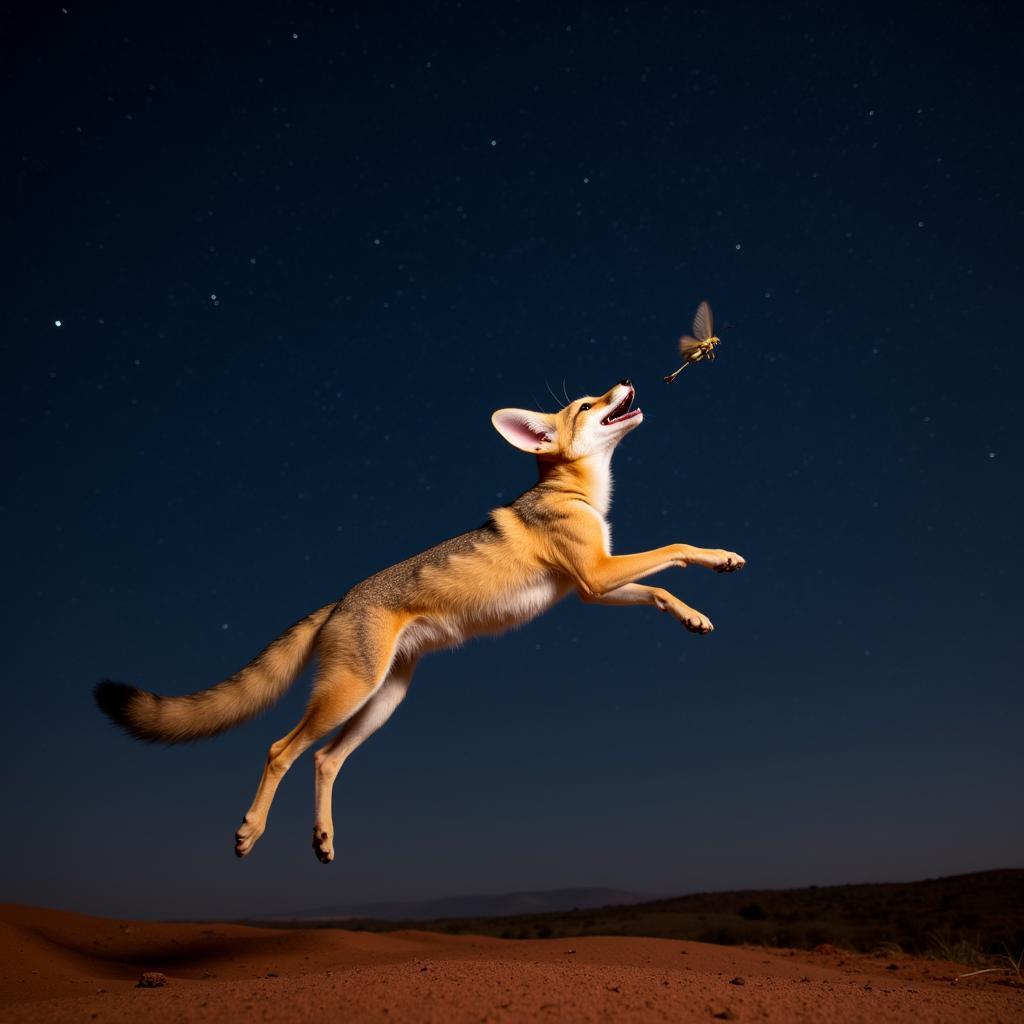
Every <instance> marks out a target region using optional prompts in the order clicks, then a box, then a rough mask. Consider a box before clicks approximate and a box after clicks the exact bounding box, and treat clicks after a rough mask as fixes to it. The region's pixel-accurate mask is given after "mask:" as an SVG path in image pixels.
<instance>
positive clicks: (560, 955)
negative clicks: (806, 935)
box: [0, 905, 1024, 1024]
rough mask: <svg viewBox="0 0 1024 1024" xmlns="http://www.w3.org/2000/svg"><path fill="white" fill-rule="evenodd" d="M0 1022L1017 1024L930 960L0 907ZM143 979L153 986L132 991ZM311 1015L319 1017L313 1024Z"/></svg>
mask: <svg viewBox="0 0 1024 1024" xmlns="http://www.w3.org/2000/svg"><path fill="white" fill-rule="evenodd" d="M0 939H2V942H3V953H4V955H3V956H2V957H0V1016H2V1017H3V1019H4V1020H5V1021H11V1022H21V1021H83V1020H93V1019H94V1020H97V1021H101V1022H107V1021H111V1022H117V1021H125V1022H127V1021H135V1020H137V1019H139V1018H140V1016H143V1015H144V1016H145V1019H146V1021H147V1024H162V1022H164V1021H168V1022H169V1021H182V1020H197V1021H198V1020H211V1021H213V1020H217V1021H235V1020H238V1021H241V1020H253V1019H256V1020H265V1021H274V1022H282V1024H284V1022H293V1021H300V1020H307V1019H310V1018H312V1017H314V1016H316V1015H321V1014H322V1015H324V1017H323V1019H333V1020H339V1019H340V1020H344V1021H404V1022H438V1024H441V1022H445V1024H448V1022H463V1021H465V1022H470V1021H473V1022H476V1021H485V1020H486V1021H494V1022H514V1021H528V1020H544V1019H547V1018H551V1019H555V1018H557V1019H559V1020H568V1021H612V1020H614V1021H662V1020H664V1021H682V1022H688V1021H711V1022H713V1021H715V1020H739V1021H747V1020H749V1021H766V1022H774V1021H778V1022H783V1021H785V1022H790V1021H812V1020H813V1021H817V1022H845V1021H870V1020H885V1021H894V1022H902V1021H906V1022H907V1024H910V1022H915V1024H917V1022H928V1021H935V1022H940V1021H942V1022H945V1021H949V1022H953V1021H956V1022H972V1021H979V1022H980V1021H985V1022H988V1024H992V1022H1005V1024H1011V1022H1018V1021H1024V986H1022V985H1020V984H1019V983H1017V982H1016V981H1012V980H1011V979H1009V978H1006V977H1004V976H1000V975H994V974H989V975H981V976H979V977H977V978H972V979H964V980H961V981H959V982H954V981H953V979H954V978H955V977H956V975H957V974H960V973H963V971H964V970H965V968H962V967H960V966H957V965H953V964H947V963H942V962H938V961H921V960H913V959H910V958H902V957H901V958H898V959H893V958H891V957H888V956H884V957H879V956H861V955H855V954H849V953H844V952H842V951H838V950H832V949H827V950H823V951H821V952H813V953H812V952H805V951H795V950H766V949H760V948H752V947H732V946H713V945H708V944H705V943H699V942H682V941H675V940H671V939H644V938H634V937H628V938H623V937H617V936H588V937H581V938H574V939H531V940H507V939H497V938H490V937H483V936H472V935H443V934H438V933H433V932H419V931H403V932H388V933H370V932H349V931H342V930H337V929H308V930H282V929H264V928H250V927H247V926H244V925H235V924H224V923H216V922H214V923H208V924H201V923H200V924H192V923H188V924H181V923H160V922H139V921H126V920H112V919H106V918H97V917H88V916H85V915H80V914H72V913H67V912H64V911H58V910H45V909H40V908H33V907H22V906H17V905H4V906H0ZM144 971H159V972H162V973H163V974H164V975H166V977H167V979H168V981H167V984H166V986H164V987H160V988H152V989H144V988H136V987H135V985H136V982H137V981H138V979H139V978H140V976H141V974H142V973H143V972H144ZM327 1015H329V1018H328V1016H327Z"/></svg>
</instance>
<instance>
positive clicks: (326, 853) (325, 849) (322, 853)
mask: <svg viewBox="0 0 1024 1024" xmlns="http://www.w3.org/2000/svg"><path fill="white" fill-rule="evenodd" d="M313 852H314V853H315V854H316V859H317V860H318V861H320V863H321V864H330V863H331V861H332V860H334V836H333V835H332V834H331V833H330V832H329V831H327V829H324V828H321V827H320V826H319V825H314V826H313Z"/></svg>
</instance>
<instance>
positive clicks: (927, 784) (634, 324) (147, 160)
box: [0, 2, 1024, 916]
mask: <svg viewBox="0 0 1024 1024" xmlns="http://www.w3.org/2000/svg"><path fill="white" fill-rule="evenodd" d="M818 7H819V5H813V4H798V3H791V4H773V5H761V4H737V3H729V2H726V3H722V4H716V5H712V6H710V7H703V6H701V7H690V6H687V5H683V4H671V5H648V4H635V5H634V4H630V5H628V6H624V5H621V4H620V5H614V4H601V5H594V4H587V5H562V4H548V5H540V4H529V3H522V4H507V5H501V6H500V8H495V7H493V6H489V5H468V4H448V3H441V4H438V3H426V4H419V5H415V6H413V5H410V6H409V7H397V6H393V7H389V8H385V7H384V5H359V6H358V7H353V6H349V5H341V4H339V5H337V6H336V7H330V6H327V5H324V4H320V3H297V4H291V5H284V4H279V5H267V4H258V3H257V4H246V5H244V6H238V7H233V6H232V5H230V4H224V5H220V4H207V5H203V6H202V8H200V7H199V6H198V5H197V6H196V7H195V8H189V7H188V6H186V7H185V8H182V7H181V6H180V5H175V6H173V7H171V6H169V5H168V6H161V5H156V6H152V5H141V6H139V5H136V6H135V7H134V8H133V7H130V6H125V5H108V6H107V7H106V8H105V7H104V5H89V4H81V5H76V4H70V5H69V6H67V7H61V6H60V5H59V4H51V3H45V4H44V3H41V4H36V5H21V6H12V5H9V4H5V5H3V12H2V28H3V31H2V33H0V36H2V45H3V47H4V51H5V53H4V56H3V59H2V61H0V68H2V70H0V77H2V81H3V87H4V91H5V95H6V102H5V109H6V111H7V115H8V116H7V127H6V130H5V133H4V134H5V147H4V149H5V157H6V158H5V161H4V175H5V179H6V185H5V188H4V198H5V202H4V203H3V210H4V213H3V225H4V232H3V235H4V239H5V242H6V244H5V246H4V250H5V253H4V254H5V259H4V268H3V274H2V283H3V291H4V300H3V303H2V313H0V316H2V321H0V322H2V324H3V328H2V332H0V333H2V344H3V355H4V363H5V372H4V374H3V377H4V381H3V386H4V391H5V392H6V397H5V414H6V415H5V418H6V420H7V426H8V429H7V442H6V445H5V477H6V481H5V482H6V487H5V488H4V496H3V500H2V517H3V537H4V541H5V549H6V551H5V566H6V567H5V572H4V576H5V579H6V585H5V586H4V588H3V599H4V603H5V610H4V622H5V631H4V632H5V652H4V653H5V657H4V669H5V671H4V681H3V684H2V685H3V688H4V695H5V713H4V715H3V716H2V729H3V733H4V740H3V742H4V750H5V752H6V754H7V758H6V760H7V764H8V767H9V776H8V779H7V782H6V785H5V786H4V796H3V805H4V826H5V827H4V832H5V835H6V839H5V841H4V843H3V844H2V846H0V877H2V880H3V885H2V891H0V898H2V899H5V900H16V901H19V902H30V903H40V904H46V905H51V906H60V907H66V908H69V909H77V910H82V911H87V912H97V913H110V914H118V915H125V916H128V915H137V916H161V915H162V916H189V915H191V916H203V915H208V916H216V915H232V916H242V915H246V914H259V913H272V912H288V911H294V910H302V909H306V908H313V907H317V906H322V905H329V904H335V905H336V904H339V903H358V902H363V901H369V900H381V899H413V898H428V897H434V896H442V895H451V894H457V893H469V892H503V891H509V890H517V889H529V888H555V887H562V886H583V885H609V886H618V887H622V888H628V889H631V890H634V891H637V892H641V893H673V892H684V891H692V890H700V889H715V888H730V887H740V886H744V887H746V886H784V885H800V884H812V883H840V882H854V881H871V880H899V879H913V878H920V877H926V876H933V875H938V874H949V873H955V872H959V871H967V870H975V869H983V868H990V867H1009V866H1020V865H1021V864H1022V863H1024V820H1022V817H1021V815H1020V814H1019V793H1020V764H1021V761H1020V745H1019V743H1020V735H1021V720H1022V712H1024V698H1022V694H1021V688H1020V669H1019V664H1018V662H1019V651H1020V623H1021V618H1022V613H1024V601H1022V597H1021V587H1020V583H1019V579H1018V572H1019V566H1020V564H1021V560H1022V555H1024V552H1022V550H1021V549H1022V545H1021V539H1020V537H1021V534H1020V529H1019V514H1020V480H1021V471H1022V460H1021V437H1022V429H1021V428H1022V423H1021V408H1020V397H1019V379H1020V375H1021V371H1022V370H1024V338H1022V331H1021V315H1020V305H1019V298H1018V295H1019V290H1020V281H1021V270H1022V267H1021V262H1022V261H1021V238H1022V227H1024V224H1022V216H1021V214H1022V193H1021V185H1020V166H1021V161H1022V157H1024V154H1022V152H1021V150H1022V146H1021V135H1020V131H1019V127H1015V126H1016V125H1017V124H1018V120H1019V111H1020V107H1021V101H1022V96H1021V92H1022V86H1021V78H1020V75H1019V71H1018V70H1017V69H1016V67H1015V59H1016V54H1015V49H1014V45H1015V44H1014V42H1013V35H1014V31H1015V25H1014V19H1015V15H1014V14H1013V13H1012V12H1011V7H1010V5H1001V4H987V3H970V4H968V3H938V4H931V5H913V4H904V5H896V6H895V7H892V6H890V7H888V8H885V9H883V8H879V9H878V10H875V11H871V10H869V9H868V8H864V7H856V8H855V7H849V6H848V7H846V8H836V7H828V8H825V9H818ZM1017 27H1019V26H1017ZM702 298H708V299H710V300H711V302H712V304H713V306H714V308H715V311H716V315H717V322H718V326H719V330H718V334H719V335H720V336H721V337H722V339H723V341H722V345H721V347H720V349H719V357H718V359H717V361H716V362H715V363H714V364H713V365H701V366H697V367H694V368H692V369H690V370H688V371H687V372H686V374H685V375H684V376H683V377H682V378H680V380H679V381H677V382H676V383H675V384H674V385H672V386H671V387H667V386H666V385H664V384H663V383H662V382H661V377H662V375H663V374H665V373H668V372H669V371H671V370H672V369H674V368H675V366H676V365H677V363H676V362H675V340H676V338H677V337H678V335H679V334H680V333H681V332H682V331H683V330H684V329H686V328H687V326H688V322H689V319H690V317H691V316H692V312H693V309H694V307H695V306H696V304H697V302H698V301H699V300H700V299H702ZM624 376H629V377H631V378H632V380H633V381H634V383H635V384H636V386H637V390H638V402H639V404H640V405H641V406H642V407H643V409H644V411H645V414H646V419H645V422H644V424H643V426H642V427H641V428H640V429H639V430H637V431H635V432H634V433H633V434H631V435H630V436H629V437H628V438H627V439H626V441H625V442H624V443H623V444H622V446H621V447H620V449H619V451H618V453H617V455H616V459H615V463H614V468H615V473H616V498H615V503H614V506H613V509H612V521H613V526H614V535H615V545H616V550H618V551H622V552H625V551H635V550H642V549H646V548H651V547H656V546H659V545H661V544H665V543H669V542H673V541H684V542H688V543H693V544H697V545H701V546H710V547H719V546H721V547H726V548H730V549H733V550H736V551H739V552H741V553H742V554H743V555H744V556H745V557H746V558H747V560H748V566H747V568H746V569H745V570H744V572H743V573H740V574H738V575H734V576H716V575H713V574H710V573H702V572H701V571H700V570H697V569H691V570H688V571H687V572H685V573H682V574H680V573H675V574H674V575H671V576H669V575H666V576H665V577H662V578H658V580H657V582H658V583H660V584H663V585H665V586H668V587H670V588H671V589H672V590H673V591H674V592H676V593H677V594H678V595H679V596H680V597H682V598H683V600H685V601H686V602H688V603H689V604H692V605H694V606H695V607H697V608H699V609H701V610H702V611H704V612H706V613H707V614H708V615H709V616H710V617H711V618H712V619H713V620H714V622H715V624H716V627H717V629H716V632H715V633H714V634H713V635H711V636H708V637H700V636H692V635H690V634H688V633H686V632H685V631H683V630H682V629H680V628H679V627H678V626H677V625H676V624H675V623H674V622H672V621H671V620H669V619H668V618H667V617H665V616H660V615H658V614H656V613H655V612H653V611H652V610H648V609H616V608H592V607H587V606H584V605H583V604H582V603H580V602H578V601H576V600H575V599H570V600H568V601H567V602H565V603H564V604H562V605H559V606H558V607H556V608H555V609H553V610H552V611H551V612H549V613H548V614H547V615H546V616H545V617H543V618H542V619H540V620H537V621H536V622H534V623H532V624H531V625H529V626H527V627H526V628H524V629H522V630H519V631H517V632H515V633H512V634H508V635H506V636H504V637H501V638H497V639H485V640H478V641H475V642H473V643H472V644H470V645H469V646H467V647H466V648H464V649H463V650H460V651H458V652H453V653H443V654H436V655H432V656H430V657H428V658H426V659H425V660H424V661H423V662H422V663H421V665H420V668H419V671H418V673H417V677H416V680H415V682H414V685H413V689H412V692H411V693H410V696H409V698H408V700H407V701H406V703H405V704H404V705H403V706H402V707H401V708H400V709H399V711H398V712H397V714H396V715H395V717H394V718H393V719H392V721H391V722H390V724H389V725H388V726H387V727H386V728H385V729H384V730H383V731H382V732H380V733H378V734H377V735H376V736H375V737H373V738H372V739H371V740H370V741H369V742H368V743H367V744H366V745H365V746H364V747H363V748H361V749H360V750H359V751H358V752H357V753H356V754H355V755H354V756H353V758H352V759H351V761H350V762H349V763H348V765H347V766H346V767H345V769H344V771H343V772H342V775H341V777H340V779H339V782H338V785H337V787H336V790H335V821H336V824H337V827H338V838H337V840H336V846H337V849H338V860H337V861H336V862H335V863H334V864H333V865H331V866H329V867H324V866H322V865H320V864H319V863H317V862H316V860H315V858H314V856H313V854H312V852H311V850H310V848H309V834H310V833H309V829H310V826H311V824H312V762H311V760H310V758H309V757H308V755H307V756H306V757H305V758H303V759H302V760H301V761H299V762H298V763H297V764H296V766H295V767H294V768H293V770H292V772H291V774H290V775H289V776H288V777H287V778H286V779H285V781H284V783H283V785H282V788H281V791H280V794H279V796H278V799H277V802H276V804H275V806H274V809H273V812H272V815H271V819H270V827H269V830H268V832H267V834H266V835H265V836H264V838H263V839H262V840H261V842H260V844H259V845H258V846H257V848H256V850H255V851H254V853H253V855H252V856H251V857H250V858H248V859H247V860H246V861H243V862H238V861H236V859H235V857H234V855H233V832H234V829H235V827H236V825H237V824H238V821H239V820H240V818H241V815H242V813H243V812H244V810H245V809H246V807H247V806H248V804H249V801H250V799H251V796H252V793H253V791H254V789H255V785H256V782H257V780H258V777H259V773H260V769H261V767H262V762H263V759H264V757H265V753H266V748H267V746H268V744H269V743H270V742H271V741H272V740H274V739H276V738H278V737H279V736H281V735H283V734H284V733H285V732H287V731H288V730H289V729H290V728H291V726H292V725H293V724H294V722H295V721H296V720H297V718H298V716H299V714H300V713H301V710H302V706H303V703H304V699H305V694H306V691H307V686H308V677H303V679H302V680H301V681H300V682H299V684H298V685H297V686H296V687H295V688H294V690H293V691H292V692H291V693H290V694H289V695H288V696H287V698H286V699H285V700H284V701H283V702H282V703H281V704H279V705H278V706H277V707H275V708H274V709H273V710H272V711H270V712H269V713H267V714H265V715H264V716H262V717H261V718H259V719H256V720H254V721H252V722H249V723H247V724H246V725H244V726H243V727H241V728H239V729H237V730H236V731H233V732H231V733H229V734H227V735H225V736H223V737H221V738H219V739H216V740H213V741H206V742H204V743H197V744H194V745H191V746H185V747H174V748H157V747H150V746H145V745H142V744H138V743H136V742H133V741H132V740H130V739H128V738H127V737H126V736H124V735H123V734H121V733H120V732H118V731H116V730H115V729H114V728H113V727H112V726H111V725H110V724H109V723H108V722H107V721H106V720H105V719H104V718H103V717H102V716H101V715H100V714H99V712H98V711H97V710H96V709H95V707H94V705H93V703H92V697H91V688H92V686H93V685H94V683H95V682H96V681H97V680H99V679H101V678H104V677H112V678H115V679H122V680H126V681H130V682H133V683H136V684H137V685H140V686H143V687H145V688H147V689H151V690H155V691H157V692H163V693H183V692H187V691H191V690H195V689H199V688H202V687H204V686H207V685H210V684H212V683H214V682H216V681H217V680H219V679H221V678H223V677H224V676H226V675H228V674H229V673H231V672H232V671H234V670H235V669H237V668H239V667H240V666H241V665H243V664H244V663H245V662H246V661H248V660H249V658H250V657H252V656H253V655H254V654H255V653H256V652H257V651H258V650H259V649H260V648H261V647H262V646H263V645H264V644H265V643H266V642H267V641H269V640H270V639H271V638H273V637H274V636H276V635H277V634H278V633H279V632H281V631H282V630H283V629H284V628H285V627H286V626H288V625H290V624H291V623H292V622H293V621H294V620H295V619H297V618H299V617H300V616H302V615H304V614H306V613H307V612H308V611H310V610H312V609H314V608H316V607H318V606H320V605H322V604H324V603H325V602H327V601H329V600H332V599H334V598H336V597H338V596H340V595H341V594H342V593H344V591H345V590H346V589H347V588H348V587H349V586H351V585H352V584H353V583H355V582H357V581H358V580H360V579H362V578H363V577H365V576H366V575H368V574H370V573H372V572H374V571H376V570H378V569H380V568H382V567H384V566H386V565H389V564H391V563H393V562H395V561H398V560H399V559H401V558H403V557H405V556H408V555H410V554H413V553H415V552H417V551H420V550H422V549H424V548H426V547H429V546H430V545H432V544H434V543H436V542H438V541H440V540H442V539H444V538H446V537H449V536H452V535H453V534H456V533H459V532H462V531H464V530H466V529H470V528H473V527H475V526H477V525H478V524H479V523H481V522H482V521H483V520H484V519H485V518H486V516H487V513H488V511H489V509H491V508H492V507H494V506H495V505H498V504H501V503H504V502H507V501H510V500H511V499H512V498H514V497H515V496H516V495H517V494H519V493H520V492H521V491H523V490H525V489H526V488H527V487H529V486H531V484H532V483H533V482H534V478H535V467H534V464H533V461H532V459H531V458H530V457H528V456H526V455H523V454H521V453H519V452H516V451H514V450H513V449H512V448H511V447H509V446H508V445H506V444H505V443H504V442H503V441H502V440H501V439H500V438H499V437H498V435H497V434H496V433H495V432H494V431H493V430H492V428H491V425H490V422H489V419H490V414H491V412H492V411H493V410H494V409H495V408H498V407H501V406H509V405H516V406H527V407H541V408H544V409H548V410H550V409H552V408H554V407H555V404H556V403H555V400H554V399H553V398H552V396H551V392H555V393H558V394H561V393H562V392H563V387H564V389H565V391H566V393H568V394H569V395H570V396H577V395H581V394H586V393H602V392H603V391H605V390H606V389H607V388H609V387H610V386H611V385H612V384H613V383H614V382H615V381H617V380H618V379H619V378H621V377H624ZM1015 495H1016V497H1015Z"/></svg>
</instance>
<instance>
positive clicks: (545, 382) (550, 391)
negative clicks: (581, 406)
mask: <svg viewBox="0 0 1024 1024" xmlns="http://www.w3.org/2000/svg"><path fill="white" fill-rule="evenodd" d="M544 387H546V388H547V389H548V394H549V395H550V396H551V397H552V398H553V399H554V400H555V404H556V405H558V404H559V402H560V399H559V397H558V395H556V394H555V393H554V391H552V390H551V385H550V384H549V383H548V379H547V377H545V378H544ZM565 404H566V405H568V404H569V403H568V402H566V403H565Z"/></svg>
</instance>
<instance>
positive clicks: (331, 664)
mask: <svg viewBox="0 0 1024 1024" xmlns="http://www.w3.org/2000/svg"><path fill="white" fill-rule="evenodd" d="M397 637H398V625H397V623H396V622H394V621H393V617H392V616H389V615H387V614H386V613H383V612H381V613H380V614H364V615H359V616H355V615H348V616H337V617H336V618H335V619H334V620H332V621H331V622H329V623H328V624H327V625H326V626H325V627H324V630H323V633H322V634H321V642H320V644H319V647H320V651H319V653H320V665H319V668H318V670H317V674H316V679H315V680H314V683H313V692H312V694H311V696H310V699H309V705H308V707H307V708H306V713H305V714H304V715H303V716H302V719H301V720H300V721H299V724H298V725H297V726H296V727H295V728H294V729H293V730H292V731H291V732H290V733H288V735H287V736H284V737H282V738H281V739H279V740H278V741H277V742H276V743H273V744H271V746H270V750H269V752H268V754H267V761H266V764H265V765H264V767H263V775H262V776H261V777H260V783H259V786H258V787H257V789H256V796H255V797H254V798H253V802H252V806H251V807H250V808H249V810H248V811H246V814H245V817H244V818H243V819H242V824H241V825H239V827H238V831H237V832H236V833H235V853H236V855H237V856H239V857H244V856H246V854H248V853H249V852H250V851H251V850H252V848H253V846H254V845H255V843H256V841H257V840H258V839H259V838H260V836H261V835H263V833H264V831H265V830H266V827H267V815H268V814H269V812H270V805H271V804H272V803H273V801H274V796H275V794H276V793H277V787H278V786H279V785H280V784H281V780H282V779H283V778H284V776H285V774H286V773H287V771H288V769H289V768H291V766H292V765H293V764H294V763H295V761H296V760H297V759H298V758H299V757H300V756H301V755H302V754H303V753H304V752H305V751H306V750H308V749H309V748H310V747H311V746H312V745H313V744H314V743H316V741H317V740H319V739H321V738H322V737H323V736H326V735H327V734H328V733H329V732H330V731H331V730H332V729H336V728H337V727H338V726H339V725H341V724H342V723H343V722H346V721H347V720H348V719H350V718H352V717H353V715H356V714H357V713H358V711H359V710H360V708H362V706H363V705H364V704H366V703H367V701H369V700H370V698H371V697H372V696H373V694H374V692H375V691H376V690H377V688H378V687H379V686H380V685H381V683H382V682H383V681H384V679H385V677H386V676H387V674H388V671H389V669H390V666H391V660H392V658H393V657H394V651H395V643H396V641H397Z"/></svg>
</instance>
